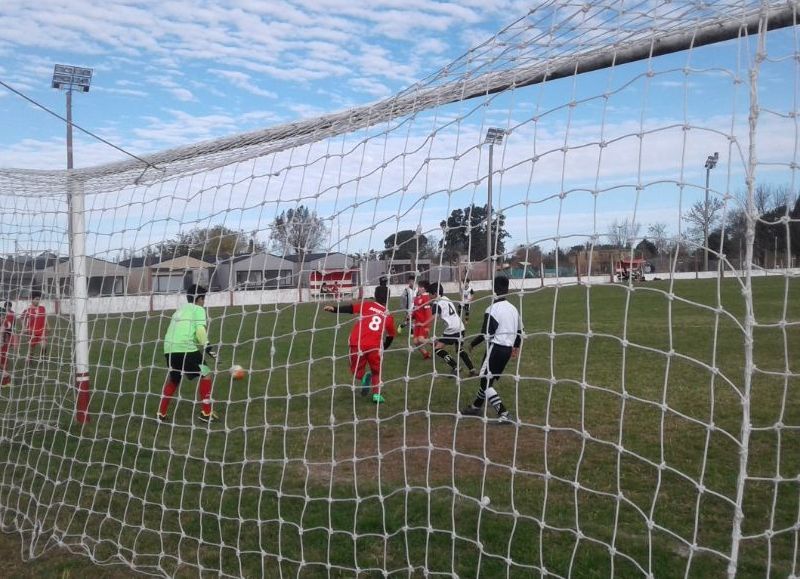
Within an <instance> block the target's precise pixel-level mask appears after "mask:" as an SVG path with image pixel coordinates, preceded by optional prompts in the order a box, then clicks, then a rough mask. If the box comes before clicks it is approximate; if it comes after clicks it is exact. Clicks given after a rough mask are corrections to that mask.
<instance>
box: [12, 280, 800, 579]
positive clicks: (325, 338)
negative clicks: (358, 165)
mask: <svg viewBox="0 0 800 579" xmlns="http://www.w3.org/2000/svg"><path fill="white" fill-rule="evenodd" d="M797 283H798V282H796V281H795V280H789V281H787V280H784V279H757V280H754V288H753V289H754V303H755V307H754V310H755V311H754V315H755V318H756V321H757V323H758V327H757V328H756V330H755V333H754V338H755V342H754V363H755V365H756V367H757V370H756V371H755V373H754V374H753V380H752V386H751V393H750V400H749V408H750V412H751V419H750V420H751V425H752V427H753V430H752V433H751V436H750V453H749V457H748V463H747V473H748V475H749V477H750V478H748V480H747V484H746V485H745V489H744V495H743V509H744V515H745V518H744V520H743V523H742V532H743V534H744V536H745V537H746V539H745V540H743V541H742V542H741V548H740V556H739V566H738V570H739V575H740V576H743V577H744V576H755V575H758V576H763V575H765V574H768V573H770V574H774V575H775V576H786V575H788V574H790V573H792V572H794V573H797V566H798V564H800V563H798V562H797V561H796V560H795V558H796V557H797V548H796V546H795V545H796V544H797V541H798V530H797V527H796V525H797V520H798V518H797V517H798V515H797V513H798V508H799V505H798V497H800V492H799V491H800V478H798V475H800V451H798V448H800V388H798V386H800V384H799V383H798V380H797V378H796V377H794V376H791V375H790V373H791V372H795V373H796V372H797V369H796V368H794V362H795V358H796V355H795V354H794V353H795V352H798V351H800V348H798V347H797V345H798V344H797V343H798V340H800V331H798V326H794V325H791V324H789V325H785V324H784V325H781V324H779V323H778V322H780V321H781V320H785V321H786V322H794V323H797V322H798V321H800V300H798V291H797V290H798V288H797ZM669 292H670V286H669V285H668V284H667V283H666V282H663V283H662V282H655V283H648V284H647V285H643V286H640V287H638V288H637V289H636V291H633V292H630V291H628V289H627V288H625V287H622V286H598V287H593V288H591V289H589V290H587V289H586V288H583V287H567V288H560V289H557V290H556V289H553V288H547V289H540V290H535V291H530V292H527V293H525V294H524V295H523V296H520V295H516V296H514V297H513V298H512V301H513V302H514V303H516V304H517V305H521V309H522V314H523V320H524V324H525V329H526V333H527V335H528V338H527V339H526V341H525V345H524V349H523V353H522V355H521V357H520V359H519V360H518V361H512V364H511V365H510V366H509V369H508V371H509V375H506V376H504V377H503V378H502V380H501V381H500V383H499V387H498V388H499V391H500V393H501V395H502V396H503V397H504V400H505V402H506V404H507V405H508V406H509V407H510V408H511V410H512V411H513V412H514V413H515V414H516V415H517V416H518V417H519V419H520V421H521V424H520V426H519V427H518V428H515V427H499V426H497V425H495V424H491V423H487V422H484V421H481V420H478V419H460V420H459V419H458V418H457V411H458V408H459V407H462V406H464V405H465V404H467V403H468V402H469V401H471V400H472V398H473V397H474V394H475V392H476V389H477V381H476V380H474V379H462V380H461V381H460V383H456V382H455V381H454V380H453V379H451V378H448V377H446V376H445V375H438V376H436V375H433V374H432V365H431V363H430V362H424V361H423V360H422V359H421V357H420V356H419V355H418V354H416V353H414V354H413V355H410V354H409V351H408V350H407V349H405V348H404V344H407V339H408V338H407V336H402V337H400V338H399V339H398V340H397V341H396V342H395V345H394V346H393V347H392V349H391V350H390V351H389V352H388V353H387V354H386V356H385V368H384V378H385V381H386V388H385V394H386V397H387V403H386V404H385V405H383V406H381V407H379V408H378V407H375V406H373V405H372V404H371V403H370V402H368V401H367V399H362V398H361V397H360V396H359V394H358V392H357V388H356V389H354V388H353V380H352V378H351V376H350V374H349V371H348V367H347V360H346V353H347V346H346V343H347V340H346V339H347V335H348V332H349V328H350V326H349V324H350V320H349V318H350V316H342V317H340V319H339V321H340V322H341V326H337V317H336V316H334V315H332V314H326V313H324V312H322V311H321V309H319V307H318V306H317V305H316V304H300V305H297V306H288V305H284V306H278V307H275V306H263V307H261V308H260V309H259V308H255V307H252V308H239V307H237V308H227V309H226V310H225V311H222V310H211V311H210V316H211V318H212V320H213V322H212V323H213V326H212V329H211V336H212V339H215V340H216V339H219V341H220V342H222V343H225V344H226V346H224V347H223V348H222V349H221V354H220V361H219V366H220V367H221V368H225V367H227V366H229V365H230V364H232V363H234V362H235V363H238V364H242V365H243V366H245V367H249V368H251V372H250V375H249V377H248V380H247V381H245V382H238V383H231V381H230V379H229V378H228V376H227V373H223V372H221V373H220V374H218V376H217V378H216V381H215V390H214V396H215V398H216V399H217V400H219V402H218V403H217V409H218V410H220V411H221V412H222V413H224V423H223V424H220V425H217V426H214V427H212V428H211V429H210V430H209V429H207V428H205V427H200V426H199V424H198V423H196V422H195V421H194V418H193V417H194V415H195V413H196V412H197V407H196V405H195V403H194V399H195V397H196V391H195V384H193V383H188V382H184V384H183V385H182V386H181V390H180V395H181V398H180V400H179V401H178V403H177V405H173V407H172V422H171V423H170V424H166V425H165V424H161V425H159V424H157V423H156V421H155V420H154V416H155V411H156V407H157V405H158V399H159V396H160V390H161V385H162V384H163V380H164V375H165V369H164V367H163V357H162V356H161V354H160V344H159V339H160V337H161V336H162V335H163V332H164V330H165V329H166V323H167V320H168V318H167V317H166V315H165V316H161V315H158V314H156V315H151V316H147V315H144V314H136V315H126V316H99V317H97V318H96V319H94V320H93V321H92V341H91V360H92V364H93V367H92V378H93V397H92V403H91V412H92V422H91V423H90V424H88V425H85V426H83V427H81V426H79V425H76V424H74V423H73V422H72V409H73V407H74V396H73V394H72V393H71V391H70V389H69V388H67V387H66V386H65V385H66V384H67V383H68V377H67V375H66V374H65V372H66V371H68V368H67V367H66V366H64V367H62V366H58V365H56V364H52V363H51V364H45V363H43V364H41V365H40V366H38V367H34V368H29V369H27V370H24V371H23V370H22V369H18V370H17V372H16V373H15V386H13V387H11V388H6V389H4V390H2V392H0V420H1V422H0V437H2V438H0V441H1V443H0V505H2V507H3V508H2V510H0V513H1V514H2V523H3V524H4V525H5V526H6V527H12V526H16V527H21V528H25V529H28V530H29V529H30V528H32V526H33V522H34V521H35V522H36V524H37V525H38V527H37V530H38V531H39V532H40V533H42V536H41V537H40V538H39V544H42V545H43V544H45V543H46V540H45V538H46V537H48V536H49V535H50V534H55V536H57V537H58V538H60V539H62V540H63V542H64V543H67V544H71V545H78V544H82V545H83V546H84V548H85V549H86V550H88V552H89V553H91V555H92V556H93V557H94V558H95V559H98V560H101V561H109V560H113V559H119V558H122V559H125V560H127V561H130V562H132V563H134V564H135V565H137V566H139V567H141V568H142V569H143V570H146V571H150V572H157V573H164V574H170V575H172V574H176V575H178V576H195V575H197V571H198V569H200V570H203V571H204V572H206V573H210V574H217V573H221V574H223V575H229V576H240V575H242V576H248V577H253V576H259V575H263V576H266V577H279V576H285V575H290V576H295V575H296V576H299V577H316V576H321V575H326V574H328V573H329V574H330V576H334V577H337V576H341V577H350V576H353V574H354V570H358V571H360V572H361V574H362V576H365V577H366V576H382V575H383V571H384V570H386V571H387V572H388V573H389V574H390V575H392V576H408V575H409V571H408V570H409V569H412V570H413V571H412V574H413V575H414V576H417V575H419V576H422V574H423V570H425V569H427V570H428V572H430V573H441V574H445V575H449V574H450V573H457V574H458V575H459V576H461V577H473V576H477V575H478V574H480V575H482V576H487V577H493V576H500V575H502V576H510V577H530V576H536V575H538V574H539V573H541V571H542V570H544V569H546V570H547V572H548V573H553V574H557V575H562V576H565V575H570V574H571V575H573V576H580V577H607V576H609V575H610V574H614V575H616V576H622V577H629V576H634V577H635V576H641V575H642V574H644V573H653V574H654V575H656V576H658V577H683V576H685V575H686V574H687V571H688V575H690V576H696V577H708V576H722V575H724V574H725V572H726V569H727V565H728V557H729V556H730V553H731V546H732V543H731V536H732V527H733V521H734V514H735V509H734V504H735V500H736V493H737V477H738V474H739V460H740V452H739V441H740V440H741V430H742V416H743V408H744V407H743V404H742V401H743V396H744V374H745V372H744V367H745V366H744V337H743V328H742V326H743V321H744V317H745V301H744V298H743V296H742V293H741V291H740V288H739V286H738V285H737V283H736V282H735V281H733V280H725V281H724V282H723V283H722V284H721V285H718V284H717V282H716V281H714V280H708V281H686V282H680V283H676V284H675V286H674V294H673V295H670V294H669ZM670 298H672V299H670ZM485 304H486V298H485V297H482V299H481V300H480V301H479V302H478V303H477V304H476V305H475V306H473V311H475V312H476V314H479V313H480V312H482V309H483V306H484V305H485ZM720 306H721V307H720ZM784 309H786V311H785V312H784ZM479 318H480V315H475V316H474V317H473V320H472V321H471V323H470V326H469V332H470V333H475V332H477V330H478V328H479V324H480V319H479ZM61 323H62V326H63V321H62V322H61ZM589 332H591V333H589ZM55 333H56V335H62V336H63V335H65V331H64V329H63V328H57V329H56V331H55ZM55 342H56V343H55V346H56V351H57V352H59V355H60V356H61V357H62V358H61V359H65V360H66V359H69V351H68V348H67V346H66V344H67V342H68V341H67V340H66V339H63V338H62V339H61V340H60V341H59V340H56V341H55ZM332 354H333V355H335V359H334V358H333V357H332ZM477 355H478V354H477V353H476V354H475V356H476V357H477ZM439 364H440V365H438V366H437V368H438V369H439V370H440V371H442V372H443V373H444V369H443V367H442V366H443V364H442V363H441V361H439ZM787 369H788V370H789V371H790V373H789V374H787V372H786V371H787ZM34 373H36V375H35V376H34ZM53 399H55V400H56V401H58V403H59V404H58V405H56V406H54V405H53V403H52V402H50V400H53ZM491 415H492V414H491V413H490V416H491ZM35 419H38V420H39V421H44V420H52V421H53V423H52V424H51V425H50V427H40V428H38V429H37V428H34V427H33V426H30V427H29V428H24V425H25V421H28V423H30V422H34V421H35ZM776 424H781V425H782V427H780V428H777V427H776ZM484 495H488V496H490V497H491V504H490V505H488V506H487V507H482V506H481V504H480V498H481V497H482V496H484Z"/></svg>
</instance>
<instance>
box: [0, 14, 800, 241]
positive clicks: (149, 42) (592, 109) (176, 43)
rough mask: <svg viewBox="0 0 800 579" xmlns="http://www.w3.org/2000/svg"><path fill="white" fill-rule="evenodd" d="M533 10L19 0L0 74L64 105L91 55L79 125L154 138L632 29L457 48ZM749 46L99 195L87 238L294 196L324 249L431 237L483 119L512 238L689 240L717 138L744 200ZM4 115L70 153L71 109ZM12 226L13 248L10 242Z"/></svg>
mask: <svg viewBox="0 0 800 579" xmlns="http://www.w3.org/2000/svg"><path fill="white" fill-rule="evenodd" d="M679 4H680V3H677V4H676V3H671V4H667V5H665V6H667V8H665V9H664V10H670V9H672V8H671V7H672V6H677V5H679ZM732 4H734V5H735V4H737V2H732ZM625 5H626V6H639V5H643V6H654V5H655V3H648V2H641V3H639V4H637V3H635V2H634V3H630V2H628V3H625ZM531 7H532V3H531V2H520V1H511V0H485V1H480V2H478V1H471V0H461V1H459V2H457V3H455V2H454V3H450V2H436V1H432V0H416V1H414V0H409V1H404V2H399V1H397V2H395V1H392V0H386V1H377V2H370V3H366V2H341V1H339V0H315V1H310V0H309V1H307V2H305V1H292V2H271V1H270V2H263V1H256V0H230V1H228V2H198V1H189V0H173V1H167V2H158V3H156V2H136V1H133V0H128V1H123V0H111V1H106V2H103V3H99V2H90V1H87V0H82V1H81V0H70V1H69V2H67V1H55V0H42V1H41V2H38V3H36V4H35V6H32V5H30V3H28V2H19V1H17V0H11V1H9V0H6V1H5V2H4V3H3V12H2V14H0V77H1V78H2V80H3V81H4V82H6V83H8V84H9V85H11V86H13V87H14V88H16V89H18V90H20V91H23V92H25V93H26V94H27V95H28V96H30V97H31V98H34V99H36V100H37V101H40V102H41V103H42V104H44V105H46V106H48V107H51V108H53V109H54V110H56V111H59V112H62V111H63V107H64V95H63V94H60V93H59V92H58V91H56V90H53V89H51V88H50V87H49V80H50V77H51V75H52V66H53V64H54V63H63V64H75V65H80V66H86V67H90V68H93V69H94V78H93V82H92V89H91V91H90V92H89V93H88V94H77V95H75V97H74V99H73V103H74V120H75V122H76V123H77V124H79V125H82V126H84V127H86V128H87V129H90V130H91V131H93V132H95V133H97V134H98V135H100V136H102V137H103V138H105V139H108V140H110V141H112V142H113V143H115V144H116V145H118V146H120V147H123V148H124V149H126V150H128V151H130V152H131V153H134V154H136V155H143V154H148V153H153V152H156V151H160V150H163V149H167V148H171V147H176V146H180V145H185V144H190V143H196V142H198V141H203V140H207V139H213V138H217V137H221V136H226V135H233V134H237V133H241V132H244V131H253V130H258V129H264V128H268V127H272V126H277V125H282V124H285V123H290V122H298V121H303V120H308V119H313V118H315V117H319V116H321V115H325V114H330V113H335V112H338V111H343V110H347V109H353V108H357V107H359V106H363V105H365V104H368V103H372V102H375V101H379V100H381V99H385V98H387V97H390V96H392V95H395V94H397V93H398V92H400V91H403V90H404V89H406V88H407V87H409V86H412V85H414V84H415V83H416V82H418V81H420V80H422V79H430V78H431V75H433V74H435V73H437V71H440V70H442V69H443V67H446V66H448V65H450V63H453V64H452V66H450V67H449V68H448V69H447V70H448V71H450V72H451V76H448V77H446V78H445V77H438V78H439V79H437V78H433V80H431V81H430V83H431V85H430V86H432V85H435V84H436V83H437V82H444V81H445V80H452V79H458V78H463V75H464V73H471V74H477V72H486V71H487V70H495V71H502V70H508V69H509V68H510V67H513V66H516V65H517V63H519V62H522V61H525V62H527V61H533V60H535V59H536V58H543V57H544V56H548V57H549V56H552V55H553V54H554V52H557V51H558V50H561V49H562V48H563V49H566V48H573V49H574V46H567V44H569V42H572V43H573V44H574V45H575V46H577V47H578V48H579V49H580V48H583V49H585V48H586V47H588V46H594V45H595V44H596V43H597V42H603V41H604V38H605V37H604V34H608V30H613V29H614V27H615V26H616V27H621V28H624V23H623V24H620V23H619V22H620V20H619V19H614V20H604V18H605V19H607V18H611V17H610V16H608V13H598V14H594V13H592V12H588V13H587V15H586V16H585V18H586V19H585V20H584V21H583V22H579V26H578V28H577V29H576V30H577V31H578V33H579V34H578V35H577V36H575V37H565V38H566V40H564V38H561V37H559V36H557V35H553V34H552V33H550V34H548V31H547V29H546V28H543V27H542V22H544V21H545V18H544V17H541V18H539V20H536V17H538V16H536V17H531V18H530V22H531V24H530V25H529V26H527V27H521V28H518V29H517V28H513V29H511V30H509V31H508V32H506V33H505V34H504V35H501V36H498V37H496V38H495V39H494V40H490V42H489V44H488V46H489V48H488V49H485V48H481V49H478V50H477V51H475V52H472V53H469V56H468V57H467V58H466V59H462V60H457V59H459V57H461V56H462V55H464V54H466V53H467V52H468V51H469V49H470V48H471V47H476V46H481V45H482V43H484V42H485V41H487V40H489V39H492V38H493V36H494V35H495V34H496V33H497V32H498V31H499V30H501V29H502V28H503V27H504V26H506V25H508V24H511V23H513V22H515V21H517V20H518V19H519V18H521V17H523V16H525V15H526V14H527V13H528V11H529V9H530V8H531ZM567 9H575V6H569V5H568V6H567ZM577 13H578V14H579V15H580V14H581V11H580V10H577ZM612 16H613V14H612ZM768 40H769V42H768V43H767V58H766V59H765V61H764V62H763V64H762V67H761V70H760V77H759V97H760V104H761V106H762V107H763V110H762V111H761V116H760V131H761V133H760V134H761V135H762V138H760V139H759V141H758V142H757V144H756V147H757V148H756V150H757V154H758V159H759V162H760V165H759V166H758V174H759V176H760V178H761V179H763V180H764V181H765V182H767V183H776V184H781V185H784V184H788V185H790V186H791V185H793V183H794V182H793V179H794V172H795V168H794V167H795V165H796V164H797V161H798V159H797V157H798V145H797V143H798V138H797V135H798V131H797V126H796V122H795V119H796V113H797V110H796V109H797V98H796V97H797V92H798V80H797V79H798V74H797V67H798V64H797V58H796V56H797V49H796V44H797V43H796V40H795V38H794V32H793V31H792V30H791V29H790V30H788V31H782V32H777V33H771V34H770V35H769V37H768ZM562 41H563V42H564V45H563V46H562V45H561V44H560V43H561V42H562ZM606 41H607V39H606ZM485 46H487V45H484V47H485ZM754 51H755V43H754V42H753V41H752V39H741V40H738V41H729V42H726V43H723V44H719V45H714V46H711V47H706V48H695V49H693V50H691V51H685V52H682V53H679V54H676V55H673V56H669V57H662V58H658V59H653V60H652V61H644V62H640V63H634V64H630V65H625V66H618V67H614V68H612V69H606V70H601V71H598V72H595V73H590V74H585V75H579V76H575V77H568V78H565V79H563V80H560V81H553V82H548V83H545V84H543V85H536V86H532V87H528V88H521V89H515V90H511V91H507V92H504V93H501V94H499V95H493V96H490V97H483V98H478V99H472V100H469V101H464V102H457V103H454V104H451V105H443V106H439V107H435V108H432V109H429V110H420V111H418V112H416V113H415V114H413V115H411V116H408V117H404V118H401V119H397V120H394V121H391V120H387V121H384V122H382V123H379V124H378V125H376V126H374V127H372V128H369V129H363V130H361V129H360V130H357V131H353V132H352V133H350V134H344V135H337V136H334V137H330V138H325V139H321V140H320V141H319V142H315V143H311V144H304V145H300V146H297V147H294V148H292V149H287V150H284V151H279V152H277V153H274V154H269V155H263V156H261V157H259V158H257V159H255V160H253V162H252V164H251V165H247V166H244V165H243V164H234V163H231V164H230V165H229V166H227V167H223V168H213V169H210V170H209V171H207V172H206V173H204V174H202V175H192V176H189V177H187V178H183V179H177V180H174V181H170V182H168V183H161V184H160V185H159V184H151V186H149V187H147V188H137V189H135V190H130V191H111V192H109V194H107V195H97V196H94V197H91V198H90V199H88V201H87V206H88V209H89V224H88V228H89V230H90V240H89V243H90V245H91V247H92V249H93V251H95V252H96V253H98V254H103V255H107V256H109V257H113V256H115V255H117V254H118V253H119V252H120V251H123V250H127V251H136V250H140V249H141V248H143V247H144V246H147V245H151V244H153V243H156V242H157V241H159V240H161V239H163V238H165V237H169V236H170V235H174V234H175V233H177V232H178V231H181V230H185V229H187V228H192V227H197V226H208V225H214V224H217V223H224V224H225V225H226V226H230V227H232V228H234V229H241V230H244V231H257V232H258V235H259V236H261V237H263V236H264V235H266V234H267V232H268V227H269V224H270V222H271V220H272V219H273V218H274V216H275V215H276V214H278V213H279V212H280V211H282V210H285V209H288V208H290V207H293V206H296V205H297V204H299V203H303V204H306V205H309V206H311V207H312V208H313V209H314V210H315V211H317V212H318V213H319V214H320V215H321V216H323V217H324V218H325V219H326V223H327V224H328V227H329V230H330V235H329V238H328V240H327V243H326V248H329V249H335V250H341V251H348V252H352V251H363V250H366V249H369V248H378V249H381V248H382V246H383V239H384V238H385V237H386V236H387V235H389V234H390V233H392V232H395V231H398V230H401V229H417V228H419V230H421V231H423V232H425V233H426V234H429V235H431V236H433V237H436V236H437V234H439V233H440V231H439V225H438V224H439V221H440V220H441V219H443V218H445V217H446V216H447V215H448V214H449V212H450V211H452V210H453V209H455V208H459V207H465V206H466V205H468V204H469V203H473V202H474V203H478V204H483V203H485V199H486V195H487V191H486V189H487V175H488V151H487V147H486V146H485V144H483V141H484V139H483V135H484V134H485V130H486V128H487V127H490V126H496V127H502V128H504V129H506V130H507V131H508V135H507V136H506V138H505V140H504V142H503V144H502V145H499V146H498V147H496V150H495V151H494V156H493V159H494V169H495V171H496V172H495V173H494V177H493V183H494V203H495V206H496V208H499V209H501V210H503V211H504V213H505V214H506V218H507V227H508V229H509V232H510V233H511V235H512V238H511V240H510V241H509V245H512V246H513V245H518V244H531V243H538V244H540V245H544V246H547V245H548V244H553V243H555V242H556V241H558V242H559V243H561V244H563V245H566V246H571V245H574V244H578V243H583V242H586V241H588V240H590V239H592V237H593V236H597V235H600V236H602V235H603V234H604V233H606V232H607V230H608V227H609V226H610V224H611V223H612V222H613V221H614V220H622V219H625V218H628V219H632V220H635V221H636V222H638V223H641V224H642V235H645V234H646V229H647V226H648V225H649V224H651V223H654V222H662V223H665V224H667V226H668V228H669V230H670V233H671V234H672V235H677V233H678V231H679V229H680V228H682V227H685V225H684V224H682V222H681V215H682V213H683V212H685V211H686V210H687V209H688V207H689V206H690V205H691V204H692V203H694V202H696V201H698V200H700V199H702V198H703V195H704V192H705V190H704V180H705V177H706V172H705V170H704V167H703V165H704V162H705V159H706V157H707V155H709V154H711V153H713V152H716V151H718V152H720V163H719V165H718V166H717V167H716V168H715V170H714V171H713V173H712V174H711V175H710V177H711V182H710V187H711V195H716V196H719V197H720V198H726V197H727V198H730V199H729V201H730V204H731V208H733V207H734V206H735V202H734V199H733V198H734V197H736V196H739V195H741V193H742V191H743V190H744V188H745V170H746V168H747V163H746V162H747V158H748V155H749V153H748V151H749V140H748V139H749V136H748V113H749V110H750V100H749V85H748V83H747V82H743V81H746V80H747V79H748V77H749V72H750V69H751V66H752V63H753V61H754V59H753V53H754ZM459 75H462V76H459ZM441 78H444V80H440V79H441ZM0 118H2V119H3V122H4V127H5V128H6V130H4V131H3V132H2V133H0V167H15V168H36V169H59V168H61V167H63V166H64V164H65V153H64V130H65V129H64V125H63V123H62V122H61V121H59V120H58V119H55V118H53V117H51V116H49V115H47V114H46V113H44V112H43V111H41V110H37V109H35V108H34V107H32V106H31V105H30V104H28V103H26V102H25V101H23V100H22V99H20V98H19V97H17V96H16V95H13V94H11V93H10V92H8V91H3V90H1V89H0ZM75 151H76V152H75V164H76V167H90V166H96V165H99V164H102V163H106V162H109V161H117V160H121V159H123V158H124V157H123V156H122V155H121V153H119V152H117V151H115V150H114V149H112V148H110V147H108V146H106V145H103V144H102V143H98V142H96V141H93V140H91V139H89V138H88V137H86V136H84V135H79V134H76V144H75ZM793 163H794V165H793ZM26 203H28V204H27V205H26V206H25V208H22V207H21V206H20V209H19V211H18V213H20V214H22V213H25V212H26V211H31V212H32V216H31V217H30V222H29V224H28V225H27V226H26V227H27V232H26V233H27V235H18V236H17V237H18V238H19V239H23V238H25V239H24V241H23V246H25V247H29V248H31V249H34V248H39V249H41V248H45V247H46V248H51V247H54V246H59V245H60V244H61V243H62V241H63V236H64V233H65V227H62V228H60V229H59V228H55V229H53V230H52V231H51V233H50V234H48V235H43V232H44V231H50V229H48V225H47V223H48V219H50V218H51V217H52V216H53V215H56V214H59V215H60V213H59V211H60V209H59V208H57V207H56V208H52V209H48V210H41V208H40V210H39V211H35V210H32V209H31V207H34V206H33V205H31V204H30V202H26ZM51 229H52V228H51ZM602 241H603V240H602V239H600V240H598V242H602ZM0 242H2V243H3V244H4V247H3V248H2V250H3V251H8V247H6V245H7V243H8V242H7V240H0Z"/></svg>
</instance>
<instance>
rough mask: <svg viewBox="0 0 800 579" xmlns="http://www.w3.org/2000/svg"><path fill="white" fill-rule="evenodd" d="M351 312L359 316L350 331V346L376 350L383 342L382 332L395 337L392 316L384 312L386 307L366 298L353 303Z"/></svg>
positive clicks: (364, 350) (395, 332) (362, 349)
mask: <svg viewBox="0 0 800 579" xmlns="http://www.w3.org/2000/svg"><path fill="white" fill-rule="evenodd" d="M353 313H354V314H358V315H359V316H360V317H359V318H358V321H357V322H356V325H355V326H354V327H353V331H352V332H350V342H349V343H350V346H355V347H357V348H358V349H359V350H361V351H362V352H366V351H367V350H378V349H380V348H381V345H382V344H383V332H384V330H386V334H387V335H388V336H391V337H392V338H394V337H395V335H396V334H397V331H396V330H395V326H394V318H393V317H392V316H390V315H389V314H388V313H387V312H386V308H385V307H384V306H382V305H381V304H379V303H377V302H373V301H370V300H366V301H363V302H356V303H354V304H353Z"/></svg>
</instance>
